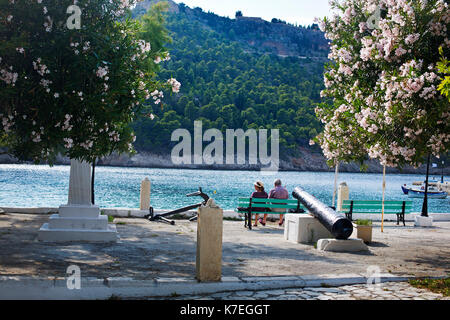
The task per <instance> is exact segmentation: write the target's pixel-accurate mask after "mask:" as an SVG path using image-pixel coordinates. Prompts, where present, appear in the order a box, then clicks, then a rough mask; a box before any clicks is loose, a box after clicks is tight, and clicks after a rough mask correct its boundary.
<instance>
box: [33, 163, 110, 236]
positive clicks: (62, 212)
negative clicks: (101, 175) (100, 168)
mask: <svg viewBox="0 0 450 320" xmlns="http://www.w3.org/2000/svg"><path fill="white" fill-rule="evenodd" d="M117 238H118V236H117V229H116V226H115V225H109V224H108V217H107V216H104V215H100V208H99V207H98V206H96V205H93V204H92V202H91V165H90V164H89V163H87V162H81V161H78V160H73V159H72V160H71V162H70V181H69V200H68V203H67V205H62V206H60V207H59V214H54V215H52V216H51V217H50V221H49V222H48V223H45V224H44V225H43V226H42V227H41V229H40V230H39V233H38V239H39V240H41V241H55V242H59V241H93V242H110V241H117Z"/></svg>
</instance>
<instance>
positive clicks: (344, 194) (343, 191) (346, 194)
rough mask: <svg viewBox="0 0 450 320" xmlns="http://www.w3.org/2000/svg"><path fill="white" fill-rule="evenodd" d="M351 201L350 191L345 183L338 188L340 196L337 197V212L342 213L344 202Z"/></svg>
mask: <svg viewBox="0 0 450 320" xmlns="http://www.w3.org/2000/svg"><path fill="white" fill-rule="evenodd" d="M349 199H350V191H349V189H348V186H347V184H346V183H345V182H342V183H341V184H339V187H338V196H337V205H336V211H338V212H339V211H342V203H343V201H344V200H349Z"/></svg>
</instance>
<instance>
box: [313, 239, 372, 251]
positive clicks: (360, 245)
mask: <svg viewBox="0 0 450 320" xmlns="http://www.w3.org/2000/svg"><path fill="white" fill-rule="evenodd" d="M317 250H320V251H333V252H359V251H369V248H368V247H367V246H366V244H365V243H364V241H363V240H362V239H347V240H337V239H320V240H319V241H318V242H317Z"/></svg>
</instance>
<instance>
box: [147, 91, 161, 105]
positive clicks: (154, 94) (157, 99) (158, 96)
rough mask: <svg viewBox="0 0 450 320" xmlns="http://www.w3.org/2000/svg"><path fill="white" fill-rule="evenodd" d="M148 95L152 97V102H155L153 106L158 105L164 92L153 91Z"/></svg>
mask: <svg viewBox="0 0 450 320" xmlns="http://www.w3.org/2000/svg"><path fill="white" fill-rule="evenodd" d="M150 95H151V96H152V97H153V100H154V101H155V104H160V103H161V99H162V98H164V92H162V91H159V90H155V91H153V92H152V93H150Z"/></svg>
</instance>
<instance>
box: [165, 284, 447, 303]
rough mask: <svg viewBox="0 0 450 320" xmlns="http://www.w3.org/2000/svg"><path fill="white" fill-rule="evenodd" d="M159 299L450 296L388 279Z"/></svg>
mask: <svg viewBox="0 0 450 320" xmlns="http://www.w3.org/2000/svg"><path fill="white" fill-rule="evenodd" d="M158 300H450V297H443V295H442V294H437V293H433V292H431V291H429V290H425V289H417V288H415V287H413V286H411V285H409V284H408V283H407V282H386V283H382V284H380V285H379V286H372V287H369V286H367V285H366V284H358V285H348V286H342V287H333V288H299V289H292V288H291V289H286V290H285V289H280V290H263V291H236V292H222V293H216V294H212V295H204V296H176V297H167V298H161V299H158Z"/></svg>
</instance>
